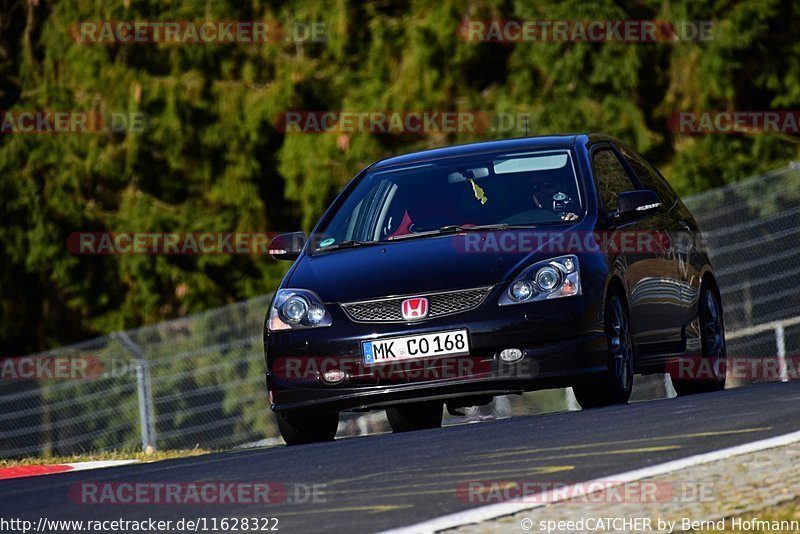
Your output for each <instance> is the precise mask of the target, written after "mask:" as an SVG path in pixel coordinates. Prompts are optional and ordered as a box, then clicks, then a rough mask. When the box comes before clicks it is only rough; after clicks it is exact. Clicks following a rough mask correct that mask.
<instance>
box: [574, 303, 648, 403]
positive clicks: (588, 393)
mask: <svg viewBox="0 0 800 534" xmlns="http://www.w3.org/2000/svg"><path fill="white" fill-rule="evenodd" d="M630 324H631V323H630V318H629V315H628V305H627V303H626V302H625V299H624V298H623V296H622V293H621V292H620V291H613V292H611V293H610V294H609V295H608V297H606V304H605V331H606V337H607V338H608V371H605V372H604V373H603V374H601V375H600V376H599V377H598V378H596V379H595V380H594V382H592V383H589V384H582V385H578V386H573V388H572V390H573V391H574V393H575V398H576V399H577V400H578V403H579V404H580V405H581V407H582V408H598V407H601V406H611V405H612V404H625V403H626V402H628V399H629V398H630V397H631V390H633V372H634V358H635V350H634V345H633V336H632V335H631V327H630Z"/></svg>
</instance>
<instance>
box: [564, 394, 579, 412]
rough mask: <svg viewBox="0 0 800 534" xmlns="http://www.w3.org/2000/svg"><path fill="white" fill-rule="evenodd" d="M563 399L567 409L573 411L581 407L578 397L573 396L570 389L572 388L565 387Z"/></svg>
mask: <svg viewBox="0 0 800 534" xmlns="http://www.w3.org/2000/svg"><path fill="white" fill-rule="evenodd" d="M564 400H565V401H566V402H567V410H569V411H571V412H574V411H575V410H580V409H581V405H580V404H578V399H576V398H575V393H574V392H573V391H572V388H566V389H565V390H564Z"/></svg>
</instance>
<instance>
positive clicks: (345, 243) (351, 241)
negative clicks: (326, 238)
mask: <svg viewBox="0 0 800 534" xmlns="http://www.w3.org/2000/svg"><path fill="white" fill-rule="evenodd" d="M375 243H376V242H375V241H356V240H354V239H348V240H347V241H342V242H341V243H336V244H335V245H331V246H329V247H317V249H316V251H315V252H324V251H326V250H338V249H342V248H354V247H360V246H362V245H374V244H375Z"/></svg>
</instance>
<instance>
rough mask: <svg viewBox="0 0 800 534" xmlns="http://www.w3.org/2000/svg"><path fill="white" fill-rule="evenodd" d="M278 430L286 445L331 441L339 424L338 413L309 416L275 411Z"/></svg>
mask: <svg viewBox="0 0 800 534" xmlns="http://www.w3.org/2000/svg"><path fill="white" fill-rule="evenodd" d="M275 420H276V421H277V422H278V430H279V431H280V433H281V437H283V441H285V442H286V444H287V445H300V444H303V443H317V442H320V441H333V438H334V437H335V436H336V428H337V427H338V426H339V413H338V412H335V413H332V414H324V415H315V416H310V417H302V416H287V415H284V414H282V413H280V412H275Z"/></svg>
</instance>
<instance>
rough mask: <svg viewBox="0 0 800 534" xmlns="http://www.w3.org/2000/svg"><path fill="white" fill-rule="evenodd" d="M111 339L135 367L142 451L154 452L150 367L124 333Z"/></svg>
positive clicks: (154, 434)
mask: <svg viewBox="0 0 800 534" xmlns="http://www.w3.org/2000/svg"><path fill="white" fill-rule="evenodd" d="M111 336H112V337H114V338H116V339H118V340H119V342H120V343H122V346H123V347H124V348H125V350H127V351H128V352H129V353H130V354H131V356H133V361H134V365H135V367H136V391H137V396H138V398H139V427H140V431H141V436H142V451H144V452H153V451H155V450H156V425H155V415H154V412H153V392H152V390H151V389H150V366H149V365H148V363H147V358H145V357H144V353H143V352H142V349H141V347H139V345H137V344H136V343H134V342H133V340H132V339H131V338H130V337H129V336H128V334H126V333H125V332H114V333H112V334H111Z"/></svg>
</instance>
